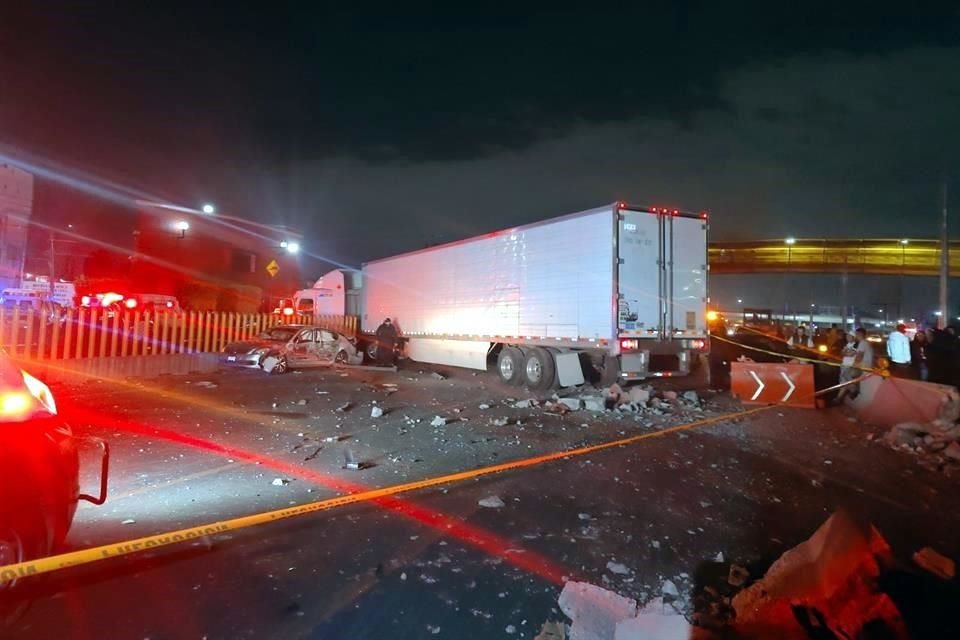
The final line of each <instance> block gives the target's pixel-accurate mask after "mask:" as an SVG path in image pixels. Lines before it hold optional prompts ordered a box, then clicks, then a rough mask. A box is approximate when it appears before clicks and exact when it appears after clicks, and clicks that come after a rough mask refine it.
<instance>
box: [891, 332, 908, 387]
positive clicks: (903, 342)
mask: <svg viewBox="0 0 960 640" xmlns="http://www.w3.org/2000/svg"><path fill="white" fill-rule="evenodd" d="M887 355H888V356H890V373H891V374H892V375H893V376H895V377H897V378H912V377H913V369H912V368H911V366H910V363H911V362H912V360H911V358H910V338H908V337H907V327H906V325H903V324H898V325H897V328H896V329H894V330H893V331H891V332H890V335H888V336H887Z"/></svg>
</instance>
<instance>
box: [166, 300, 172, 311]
mask: <svg viewBox="0 0 960 640" xmlns="http://www.w3.org/2000/svg"><path fill="white" fill-rule="evenodd" d="M167 309H173V303H172V302H171V301H169V300H167Z"/></svg>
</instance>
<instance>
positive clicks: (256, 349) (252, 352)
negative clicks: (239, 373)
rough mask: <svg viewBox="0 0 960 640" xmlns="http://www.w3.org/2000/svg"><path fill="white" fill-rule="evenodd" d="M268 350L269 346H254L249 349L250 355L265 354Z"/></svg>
mask: <svg viewBox="0 0 960 640" xmlns="http://www.w3.org/2000/svg"><path fill="white" fill-rule="evenodd" d="M269 351H270V347H254V348H253V349H250V355H252V356H265V355H267V353H268V352H269Z"/></svg>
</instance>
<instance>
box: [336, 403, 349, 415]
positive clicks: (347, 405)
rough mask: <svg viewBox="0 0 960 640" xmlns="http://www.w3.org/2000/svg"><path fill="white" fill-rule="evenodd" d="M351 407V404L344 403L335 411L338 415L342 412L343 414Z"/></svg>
mask: <svg viewBox="0 0 960 640" xmlns="http://www.w3.org/2000/svg"><path fill="white" fill-rule="evenodd" d="M352 406H353V404H352V403H350V402H345V403H343V404H342V405H340V406H339V407H337V411H339V412H340V413H343V412H345V411H349V410H350V407H352Z"/></svg>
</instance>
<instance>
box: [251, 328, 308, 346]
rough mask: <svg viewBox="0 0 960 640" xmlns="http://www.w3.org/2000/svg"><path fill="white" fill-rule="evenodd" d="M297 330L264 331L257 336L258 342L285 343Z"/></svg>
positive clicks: (275, 329)
mask: <svg viewBox="0 0 960 640" xmlns="http://www.w3.org/2000/svg"><path fill="white" fill-rule="evenodd" d="M297 331H299V329H295V328H293V327H274V328H273V329H270V330H268V331H264V332H263V333H261V334H260V335H258V336H257V338H259V339H260V340H269V341H270V342H286V341H288V340H289V339H290V338H292V337H293V336H295V335H296V334H297Z"/></svg>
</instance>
